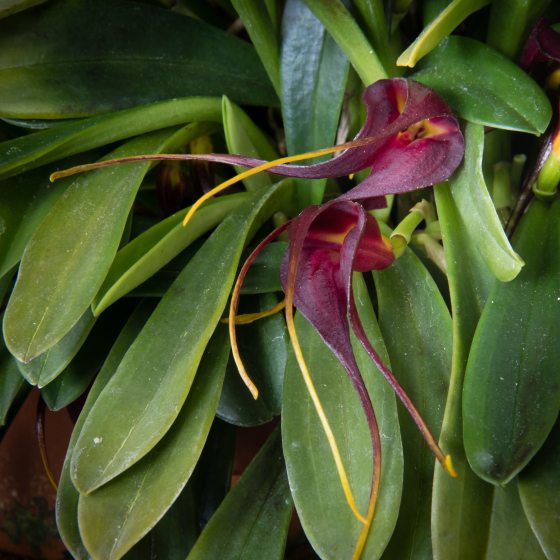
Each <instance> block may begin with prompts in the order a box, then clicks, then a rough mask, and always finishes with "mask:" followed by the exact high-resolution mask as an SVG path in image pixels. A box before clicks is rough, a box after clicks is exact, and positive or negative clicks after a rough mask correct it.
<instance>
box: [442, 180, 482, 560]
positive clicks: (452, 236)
mask: <svg viewBox="0 0 560 560" xmlns="http://www.w3.org/2000/svg"><path fill="white" fill-rule="evenodd" d="M434 192H435V197H436V203H437V212H438V218H439V223H440V225H441V233H442V235H443V248H444V250H445V260H446V263H447V277H448V280H449V291H450V296H451V310H452V315H453V356H452V365H451V379H450V381H449V393H448V395H447V401H446V403H445V413H444V417H443V424H442V427H441V435H440V439H439V444H440V446H441V447H442V449H444V450H445V452H446V453H449V454H451V457H452V458H453V466H454V467H455V470H456V471H457V472H458V473H459V477H458V478H451V477H450V476H449V475H448V474H447V473H446V472H444V471H443V470H441V469H436V471H435V473H434V484H433V492H432V545H433V553H434V560H480V559H481V558H484V555H485V553H486V546H487V543H488V531H489V521H490V514H491V508H492V494H493V490H492V486H490V485H488V484H486V483H485V482H484V481H482V480H480V478H478V476H476V474H475V473H474V472H473V471H472V469H471V468H470V465H469V464H468V462H467V458H466V455H465V449H464V446H463V421H462V410H461V396H462V391H463V380H464V374H465V368H466V365H467V358H468V355H469V348H470V345H471V341H472V337H473V335H474V331H475V328H476V325H477V324H478V320H479V318H480V314H481V312H482V308H483V307H484V303H485V301H486V299H487V297H488V293H489V291H490V288H491V286H492V284H493V277H492V275H491V274H490V271H489V270H488V268H487V266H486V264H485V263H484V261H483V260H482V258H481V256H480V253H479V252H478V251H477V247H476V246H475V245H473V244H472V243H471V240H470V236H469V234H468V232H467V230H466V225H465V223H464V222H463V220H462V219H461V216H460V214H459V212H458V209H457V206H456V203H455V201H454V200H453V197H452V196H451V191H450V189H449V187H448V185H447V184H446V183H444V184H441V185H436V187H435V189H434Z"/></svg>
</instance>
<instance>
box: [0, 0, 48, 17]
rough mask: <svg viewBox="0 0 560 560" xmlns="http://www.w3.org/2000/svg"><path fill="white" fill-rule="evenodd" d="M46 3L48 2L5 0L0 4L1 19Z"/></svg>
mask: <svg viewBox="0 0 560 560" xmlns="http://www.w3.org/2000/svg"><path fill="white" fill-rule="evenodd" d="M45 1H46V0H3V2H2V3H1V4H0V18H3V17H6V16H10V15H12V14H16V13H17V12H21V11H22V10H27V9H28V8H31V7H33V6H36V5H37V4H42V3H43V2H45Z"/></svg>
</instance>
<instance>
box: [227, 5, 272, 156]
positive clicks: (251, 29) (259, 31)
mask: <svg viewBox="0 0 560 560" xmlns="http://www.w3.org/2000/svg"><path fill="white" fill-rule="evenodd" d="M232 5H233V7H234V8H235V11H236V12H237V13H238V14H239V17H240V18H241V21H243V24H244V25H245V29H246V30H247V33H248V34H249V37H250V38H251V42H252V43H253V45H254V46H255V49H256V51H257V54H258V55H259V58H260V59H261V62H262V63H263V66H264V68H265V70H266V73H267V74H268V77H269V78H270V81H271V83H272V85H273V86H274V89H275V90H276V93H277V94H278V95H280V70H279V66H280V45H279V42H278V37H277V36H276V33H274V25H273V20H272V17H273V14H271V13H270V10H269V9H268V6H267V5H266V2H263V1H262V0H232ZM239 153H244V152H239Z"/></svg>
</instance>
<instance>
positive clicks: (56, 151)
mask: <svg viewBox="0 0 560 560" xmlns="http://www.w3.org/2000/svg"><path fill="white" fill-rule="evenodd" d="M189 121H209V122H218V123H221V122H222V110H221V105H220V99H219V98H212V97H190V98H189V97H187V98H183V99H170V100H169V101H161V102H159V103H151V104H150V105H145V106H143V107H135V108H133V109H124V110H122V111H117V112H115V113H110V114H108V115H101V116H98V117H91V118H89V119H80V120H78V121H72V122H69V123H64V124H59V125H57V126H55V127H53V128H50V129H48V130H42V131H40V132H35V133H33V134H28V135H26V136H21V137H19V138H16V139H14V140H9V141H6V142H2V143H1V144H0V178H4V177H9V176H12V175H17V174H18V173H21V171H25V170H28V169H34V168H36V167H39V166H41V165H45V164H47V163H50V162H53V161H56V160H58V159H61V158H64V157H67V156H70V155H73V154H78V153H80V152H85V151H86V150H90V149H91V148H97V147H99V146H105V145H106V144H110V143H111V142H116V141H117V140H123V139H124V138H131V137H132V136H137V135H139V134H144V133H145V132H151V131H153V130H158V129H162V128H166V127H169V126H175V125H179V124H183V123H186V122H189Z"/></svg>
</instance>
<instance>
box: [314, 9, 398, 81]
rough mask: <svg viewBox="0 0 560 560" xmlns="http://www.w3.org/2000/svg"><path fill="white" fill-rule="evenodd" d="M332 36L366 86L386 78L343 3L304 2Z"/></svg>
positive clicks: (375, 55)
mask: <svg viewBox="0 0 560 560" xmlns="http://www.w3.org/2000/svg"><path fill="white" fill-rule="evenodd" d="M305 3H306V4H307V5H308V6H309V8H310V9H311V10H312V12H313V13H314V14H315V15H316V16H317V18H318V19H319V20H321V23H322V24H323V25H324V26H325V28H326V29H327V31H328V32H329V33H330V34H331V35H332V37H333V39H334V40H335V41H336V42H337V44H338V45H339V46H340V48H341V49H342V50H343V51H344V54H345V55H346V56H347V57H348V60H349V61H350V63H351V64H352V66H353V67H354V69H355V70H356V72H357V73H358V75H359V76H360V79H361V80H362V82H363V83H364V84H365V85H369V84H372V83H374V82H376V81H377V80H381V79H383V78H386V77H387V74H386V71H385V68H383V65H382V64H381V61H380V60H379V57H378V56H377V53H376V52H375V51H374V50H373V48H372V47H371V44H370V43H369V41H368V40H367V38H366V36H365V35H364V33H363V31H362V30H361V28H360V26H359V25H358V23H357V22H356V20H355V19H354V17H353V16H352V14H351V13H350V11H349V10H348V8H347V7H346V6H345V5H344V2H342V0H330V1H329V2H322V1H321V0H305Z"/></svg>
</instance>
